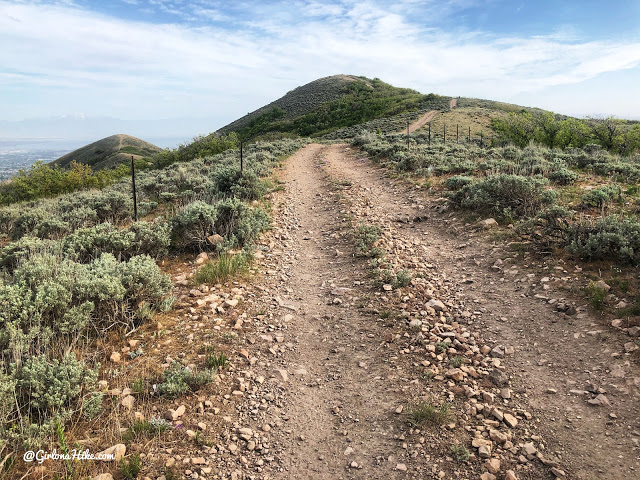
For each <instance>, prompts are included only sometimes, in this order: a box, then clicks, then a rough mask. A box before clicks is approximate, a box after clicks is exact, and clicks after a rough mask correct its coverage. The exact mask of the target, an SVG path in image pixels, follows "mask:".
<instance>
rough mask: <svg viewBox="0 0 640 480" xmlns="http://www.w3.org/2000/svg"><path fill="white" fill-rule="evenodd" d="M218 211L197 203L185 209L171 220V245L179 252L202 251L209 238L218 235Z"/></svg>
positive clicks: (207, 205) (205, 204)
mask: <svg viewBox="0 0 640 480" xmlns="http://www.w3.org/2000/svg"><path fill="white" fill-rule="evenodd" d="M217 218H218V209H217V208H216V207H215V206H213V205H209V204H207V203H204V202H201V201H196V202H193V203H190V204H189V205H187V206H186V207H184V208H183V209H182V210H181V211H180V212H179V213H178V215H176V216H175V217H173V219H172V220H171V224H172V234H171V245H172V246H173V248H176V249H178V250H201V249H202V248H203V247H204V246H205V245H206V244H207V237H208V236H210V235H213V234H214V233H216V231H215V226H216V220H217Z"/></svg>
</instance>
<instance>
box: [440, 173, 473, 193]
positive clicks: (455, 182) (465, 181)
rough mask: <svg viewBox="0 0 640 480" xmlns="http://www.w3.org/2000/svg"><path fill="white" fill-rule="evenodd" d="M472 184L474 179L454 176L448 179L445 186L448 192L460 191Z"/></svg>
mask: <svg viewBox="0 0 640 480" xmlns="http://www.w3.org/2000/svg"><path fill="white" fill-rule="evenodd" d="M470 183H473V177H465V176H462V175H454V176H453V177H449V178H447V181H446V182H445V185H446V186H447V190H460V189H461V188H462V187H464V186H465V185H469V184H470Z"/></svg>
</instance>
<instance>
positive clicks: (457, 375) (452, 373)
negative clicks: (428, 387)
mask: <svg viewBox="0 0 640 480" xmlns="http://www.w3.org/2000/svg"><path fill="white" fill-rule="evenodd" d="M445 376H446V377H447V378H451V379H453V380H455V381H457V382H460V381H462V380H463V379H464V372H463V371H462V370H460V369H459V368H452V369H451V370H448V371H447V373H445Z"/></svg>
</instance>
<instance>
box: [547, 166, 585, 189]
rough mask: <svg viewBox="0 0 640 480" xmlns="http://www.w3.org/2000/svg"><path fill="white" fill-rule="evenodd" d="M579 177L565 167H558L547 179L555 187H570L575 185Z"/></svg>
mask: <svg viewBox="0 0 640 480" xmlns="http://www.w3.org/2000/svg"><path fill="white" fill-rule="evenodd" d="M578 177H579V175H578V174H577V173H576V172H574V171H572V170H569V169H568V168H566V167H559V168H556V169H555V170H553V171H552V172H550V173H549V174H548V175H547V178H548V179H549V180H551V181H552V182H553V183H555V184H556V185H571V184H573V183H575V181H576V180H577V179H578Z"/></svg>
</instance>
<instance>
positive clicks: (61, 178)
mask: <svg viewBox="0 0 640 480" xmlns="http://www.w3.org/2000/svg"><path fill="white" fill-rule="evenodd" d="M114 137H117V135H116V136H114ZM109 138H113V137H109ZM130 138H133V137H130ZM98 143H99V142H98ZM92 145H94V144H92ZM89 146H90V145H88V146H87V147H89ZM236 146H238V137H237V135H236V134H230V135H219V134H216V133H212V134H209V135H201V136H198V137H195V138H194V139H193V141H191V142H189V143H184V144H181V145H179V146H178V147H176V148H174V149H171V148H167V149H165V150H161V151H158V152H155V153H153V155H152V156H151V157H147V156H145V157H141V156H140V155H133V156H134V165H135V170H136V171H137V172H140V171H142V170H148V169H161V168H164V167H167V166H169V165H172V164H174V163H176V162H188V161H191V160H193V159H196V158H204V157H207V156H211V155H215V154H218V153H222V152H224V151H226V150H228V149H231V148H235V147H236ZM87 147H84V148H87ZM80 150H82V149H80ZM134 150H136V151H138V152H141V150H139V149H137V147H133V146H127V147H124V148H123V149H122V151H121V153H119V154H118V155H120V157H119V158H120V161H121V163H117V164H114V165H113V166H112V167H111V168H106V169H94V168H92V167H91V166H89V165H86V164H84V163H78V162H76V161H75V160H71V163H70V164H69V165H68V166H67V167H63V166H60V165H56V164H44V163H41V162H36V163H35V164H34V165H32V166H31V167H29V168H27V169H20V170H19V171H18V172H17V173H16V174H15V175H14V177H13V178H12V179H11V180H10V181H7V182H4V183H2V184H0V204H2V205H10V204H12V203H16V202H24V201H31V200H37V199H40V198H48V197H53V196H56V195H60V194H63V193H71V192H76V191H81V190H88V189H92V188H104V187H106V186H108V185H111V184H112V183H114V182H116V181H118V180H120V179H122V178H123V177H126V176H129V175H131V167H130V159H131V155H132V153H131V152H133V151H134ZM87 151H88V150H87ZM123 151H125V152H127V153H122V152H123ZM85 158H88V157H85ZM113 159H115V157H113Z"/></svg>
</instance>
